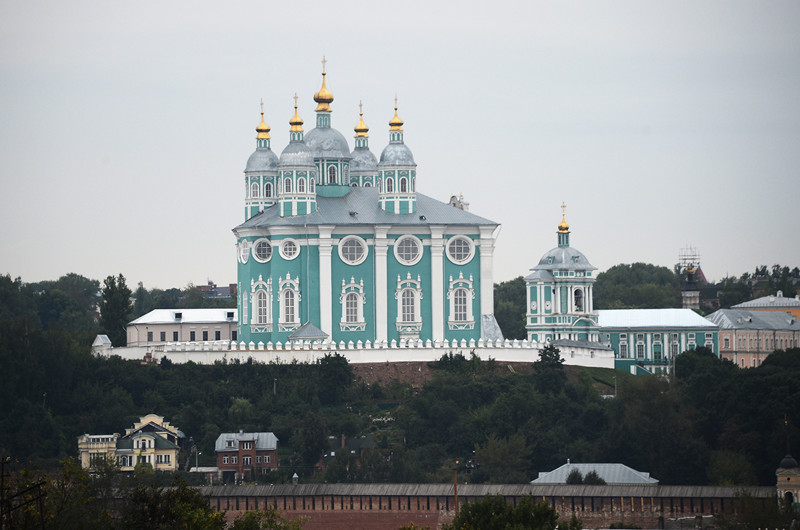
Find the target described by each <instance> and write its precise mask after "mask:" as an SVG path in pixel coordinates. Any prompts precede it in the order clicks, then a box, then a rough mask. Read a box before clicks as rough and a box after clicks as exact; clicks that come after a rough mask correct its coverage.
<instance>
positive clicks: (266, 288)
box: [245, 274, 272, 333]
mask: <svg viewBox="0 0 800 530" xmlns="http://www.w3.org/2000/svg"><path fill="white" fill-rule="evenodd" d="M260 293H264V298H265V303H266V316H265V318H264V320H263V321H260V320H259V319H258V317H259V311H258V299H259V295H260ZM245 294H246V293H245ZM250 304H251V306H252V307H251V317H250V318H251V321H250V331H253V332H256V333H266V332H270V331H272V278H267V281H264V278H263V277H262V276H261V275H260V274H259V275H258V281H255V280H253V279H251V280H250Z"/></svg>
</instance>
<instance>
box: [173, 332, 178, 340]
mask: <svg viewBox="0 0 800 530" xmlns="http://www.w3.org/2000/svg"><path fill="white" fill-rule="evenodd" d="M172 341H173V342H178V332H177V331H173V332H172Z"/></svg>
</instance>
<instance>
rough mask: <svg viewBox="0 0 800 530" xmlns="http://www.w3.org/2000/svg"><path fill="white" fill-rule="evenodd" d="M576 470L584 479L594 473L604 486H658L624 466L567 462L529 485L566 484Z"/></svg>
mask: <svg viewBox="0 0 800 530" xmlns="http://www.w3.org/2000/svg"><path fill="white" fill-rule="evenodd" d="M576 469H577V470H578V471H580V472H581V475H583V476H584V477H585V476H586V475H587V474H588V473H591V472H592V471H594V472H595V473H597V474H598V475H599V476H600V478H602V479H603V480H605V481H606V484H658V480H656V479H654V478H652V477H651V476H650V473H645V472H643V471H636V470H635V469H633V468H630V467H628V466H626V465H624V464H585V463H577V464H572V463H570V462H567V463H566V464H564V465H563V466H561V467H559V468H556V469H554V470H553V471H546V472H541V473H539V478H537V479H534V480H532V481H531V484H566V483H567V477H569V474H570V473H572V472H573V470H576Z"/></svg>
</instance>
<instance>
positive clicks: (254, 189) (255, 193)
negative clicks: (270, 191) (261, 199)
mask: <svg viewBox="0 0 800 530" xmlns="http://www.w3.org/2000/svg"><path fill="white" fill-rule="evenodd" d="M258 195H259V193H258V182H253V183H252V184H250V196H251V197H258Z"/></svg>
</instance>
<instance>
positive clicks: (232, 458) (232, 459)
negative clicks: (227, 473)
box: [231, 456, 237, 464]
mask: <svg viewBox="0 0 800 530" xmlns="http://www.w3.org/2000/svg"><path fill="white" fill-rule="evenodd" d="M236 460H237V457H235V456H232V457H231V464H235V463H236Z"/></svg>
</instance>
